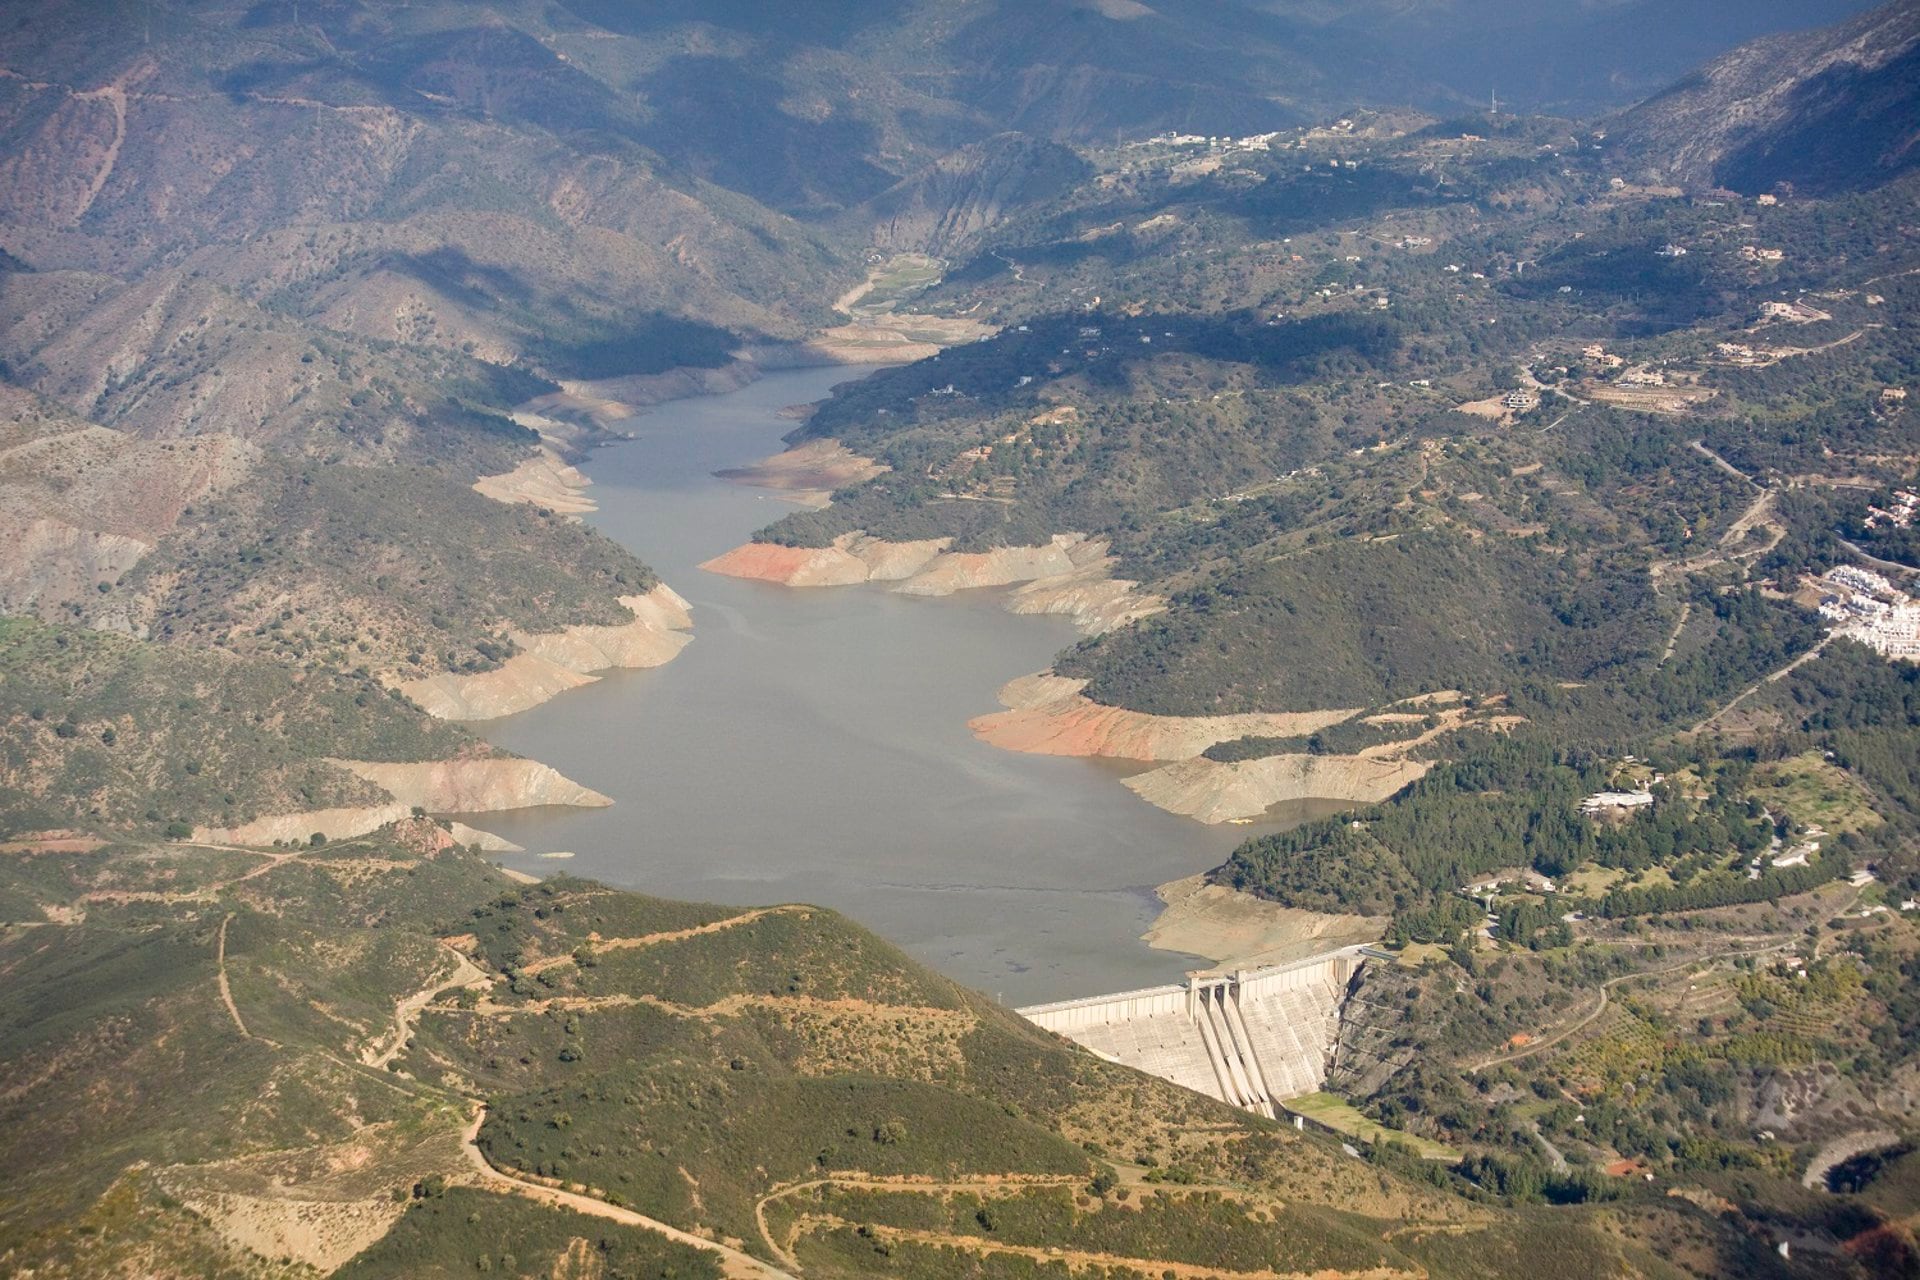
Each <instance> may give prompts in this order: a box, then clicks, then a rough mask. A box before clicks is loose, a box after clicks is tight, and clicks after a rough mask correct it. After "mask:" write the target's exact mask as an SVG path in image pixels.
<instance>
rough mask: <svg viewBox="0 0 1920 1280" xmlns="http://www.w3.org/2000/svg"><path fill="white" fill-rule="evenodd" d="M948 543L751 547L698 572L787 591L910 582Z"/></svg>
mask: <svg viewBox="0 0 1920 1280" xmlns="http://www.w3.org/2000/svg"><path fill="white" fill-rule="evenodd" d="M948 541H949V539H946V538H937V539H929V540H927V541H924V542H883V541H881V540H880V539H879V538H869V537H867V536H866V535H865V534H862V533H846V534H842V535H840V536H839V537H838V538H835V539H834V540H833V543H832V545H830V546H825V547H782V546H776V545H774V544H773V543H771V542H749V543H747V544H745V545H744V546H739V547H735V548H734V549H733V550H731V551H729V552H727V553H725V554H724V555H719V556H715V557H714V558H713V559H711V560H709V561H707V562H706V563H705V564H702V565H701V566H700V567H701V568H702V569H705V570H706V571H707V572H708V573H718V574H724V575H725V576H727V577H729V578H751V579H754V580H755V581H759V582H775V583H779V584H780V585H781V586H785V587H845V586H852V585H854V584H855V583H860V582H897V581H900V580H902V579H905V578H910V577H912V576H913V575H914V574H916V573H918V572H919V571H920V570H921V569H923V568H925V567H926V566H927V565H928V564H930V563H932V561H933V560H934V559H935V558H936V557H937V556H939V555H940V553H941V551H942V550H943V549H944V548H945V547H946V545H947V543H948Z"/></svg>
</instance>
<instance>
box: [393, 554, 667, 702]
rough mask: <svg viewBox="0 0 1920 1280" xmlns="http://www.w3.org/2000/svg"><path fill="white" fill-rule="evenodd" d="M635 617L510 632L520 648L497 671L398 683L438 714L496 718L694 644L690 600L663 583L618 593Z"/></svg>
mask: <svg viewBox="0 0 1920 1280" xmlns="http://www.w3.org/2000/svg"><path fill="white" fill-rule="evenodd" d="M620 603H621V604H623V605H625V606H626V607H627V609H628V610H629V611H630V612H631V613H632V614H633V620H632V621H631V622H624V623H616V624H614V625H612V626H591V625H578V626H571V627H566V628H563V629H561V630H559V631H541V632H533V633H527V632H520V631H516V632H513V633H511V636H512V639H513V642H514V643H515V644H516V645H518V646H519V647H520V652H519V653H516V654H515V655H513V657H511V658H509V659H507V660H506V661H505V662H504V663H502V664H501V665H500V666H498V667H496V668H495V669H494V670H492V671H481V672H476V673H474V674H472V675H460V674H457V673H454V672H441V673H440V674H438V675H432V676H425V677H422V678H421V679H418V680H408V681H404V682H402V683H400V684H397V685H395V686H394V687H395V688H397V689H399V691H400V692H401V693H403V694H405V695H406V696H407V697H409V698H411V699H412V700H413V701H414V702H416V703H418V704H419V705H420V707H421V709H422V710H424V711H425V712H426V713H427V714H428V715H430V716H433V717H435V718H436V719H440V720H469V721H471V720H496V719H498V718H500V717H501V716H510V715H512V714H514V713H515V712H517V711H525V710H526V709H527V708H529V707H537V706H539V705H540V704H541V703H543V702H546V701H547V700H548V699H550V698H553V697H556V696H557V695H559V694H562V693H565V692H566V691H567V690H569V689H578V688H580V687H581V686H582V685H588V684H592V683H594V681H596V680H597V679H599V676H598V675H597V674H596V673H597V672H601V671H611V670H616V669H636V668H646V667H658V666H663V665H665V664H666V663H668V662H671V661H673V659H674V658H675V657H677V656H678V655H679V653H680V651H681V650H682V649H684V648H686V647H687V645H688V644H690V643H692V641H693V636H692V634H691V629H692V627H693V617H692V614H691V613H690V612H689V607H688V605H687V602H686V601H685V600H683V599H682V598H681V597H680V595H679V593H678V592H676V591H675V590H674V589H673V588H672V587H669V586H668V585H667V584H666V583H664V582H662V583H659V584H657V585H656V586H655V587H654V588H653V589H652V590H651V591H648V592H647V593H646V594H644V595H637V596H621V597H620Z"/></svg>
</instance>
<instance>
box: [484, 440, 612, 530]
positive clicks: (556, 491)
mask: <svg viewBox="0 0 1920 1280" xmlns="http://www.w3.org/2000/svg"><path fill="white" fill-rule="evenodd" d="M589 483H590V481H588V479H587V478H586V476H584V475H582V474H581V473H580V469H579V468H578V467H576V466H574V465H573V464H572V463H570V462H568V461H566V460H565V459H564V458H562V457H561V456H560V455H559V454H557V453H555V452H554V451H553V449H552V448H550V447H549V446H547V445H542V446H541V447H540V448H539V449H537V450H535V452H534V455H533V456H532V457H531V458H528V459H527V460H526V461H525V462H522V463H521V464H520V465H519V466H517V467H515V468H514V469H513V470H511V471H505V472H502V473H500V474H499V475H493V476H481V477H480V478H479V479H478V480H476V481H474V484H473V488H474V491H475V492H476V493H479V494H481V495H482V496H484V497H488V498H492V499H493V500H494V501H495V502H507V503H513V502H524V503H527V504H529V505H531V506H535V507H545V508H546V509H547V510H549V511H557V512H559V513H560V514H561V515H568V516H580V515H584V514H586V513H587V512H589V511H598V510H599V509H600V504H599V503H597V502H595V501H594V500H593V499H592V498H589V497H587V494H586V490H587V485H588V484H589Z"/></svg>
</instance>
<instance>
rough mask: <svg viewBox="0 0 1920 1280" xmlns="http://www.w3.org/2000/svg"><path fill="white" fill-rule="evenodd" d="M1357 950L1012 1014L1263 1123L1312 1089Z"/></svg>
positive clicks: (1321, 1077)
mask: <svg viewBox="0 0 1920 1280" xmlns="http://www.w3.org/2000/svg"><path fill="white" fill-rule="evenodd" d="M1362 951H1363V948H1361V947H1343V948H1341V949H1340V950H1338V951H1329V952H1326V953H1325V954H1322V955H1317V956H1310V957H1308V958H1307V959H1305V960H1295V961H1292V962H1290V963H1288V964H1278V965H1271V966H1268V967H1265V968H1260V969H1241V970H1236V971H1235V972H1233V973H1231V974H1217V973H1195V974H1189V975H1188V977H1187V980H1186V981H1185V982H1179V983H1173V984H1171V985H1168V986H1164V987H1147V988H1144V989H1143V990H1139V991H1122V992H1118V993H1116V994H1114V995H1109V996H1088V997H1086V998H1084V999H1079V1000H1059V1001H1055V1002H1054V1003H1052V1004H1037V1005H1031V1006H1029V1007H1027V1008H1025V1009H1020V1010H1018V1012H1019V1013H1020V1015H1021V1016H1022V1017H1024V1018H1026V1019H1027V1020H1028V1021H1029V1022H1032V1023H1033V1024H1034V1025H1036V1026H1039V1027H1044V1028H1045V1029H1046V1030H1048V1031H1054V1032H1058V1033H1059V1034H1060V1035H1063V1036H1065V1037H1066V1038H1067V1039H1069V1040H1072V1041H1074V1042H1075V1043H1076V1044H1080V1045H1084V1046H1085V1047H1086V1048H1088V1049H1091V1050H1093V1052H1095V1053H1097V1054H1099V1055H1100V1056H1101V1057H1103V1058H1106V1059H1108V1060H1109V1061H1112V1062H1119V1063H1123V1064H1125V1065H1127V1066H1129V1067H1136V1068H1138V1069H1139V1070H1141V1071H1145V1072H1147V1073H1148V1074H1149V1075H1156V1076H1159V1077H1160V1078H1161V1079H1163V1080H1171V1081H1173V1082H1174V1083H1175V1084H1178V1085H1184V1086H1186V1087H1187V1088H1189V1089H1192V1090H1194V1091H1195V1092H1197V1093H1204V1094H1206V1095H1208V1096H1209V1097H1213V1098H1219V1099H1220V1100H1221V1101H1223V1102H1231V1103H1233V1104H1234V1105H1235V1106H1239V1107H1244V1108H1246V1109H1247V1110H1249V1111H1253V1112H1256V1113H1258V1114H1260V1115H1263V1116H1267V1117H1269V1118H1272V1117H1274V1116H1275V1115H1276V1111H1277V1104H1279V1103H1282V1102H1284V1101H1286V1100H1287V1099H1288V1098H1297V1097H1299V1096H1300V1095H1301V1094H1305V1093H1314V1092H1316V1091H1318V1090H1319V1088H1320V1086H1321V1084H1322V1083H1324V1082H1325V1080H1326V1078H1327V1067H1328V1065H1329V1063H1330V1061H1331V1060H1332V1057H1333V1051H1334V1046H1335V1044H1336V1043H1337V1042H1338V1040H1339V1036H1340V1011H1341V1007H1342V1005H1343V1004H1344V1003H1345V1001H1346V997H1347V992H1348V990H1349V989H1350V988H1351V986H1352V985H1353V980H1354V978H1355V976H1356V975H1357V974H1358V973H1359V971H1360V966H1361V965H1362V964H1363V963H1365V957H1364V956H1363V954H1362Z"/></svg>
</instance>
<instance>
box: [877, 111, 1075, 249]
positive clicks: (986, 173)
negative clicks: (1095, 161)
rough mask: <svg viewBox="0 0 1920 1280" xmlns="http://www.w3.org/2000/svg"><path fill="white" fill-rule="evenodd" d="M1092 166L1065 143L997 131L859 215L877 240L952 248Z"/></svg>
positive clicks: (887, 244) (906, 181)
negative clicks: (996, 133)
mask: <svg viewBox="0 0 1920 1280" xmlns="http://www.w3.org/2000/svg"><path fill="white" fill-rule="evenodd" d="M1091 172H1092V170H1091V168H1090V166H1089V165H1088V164H1087V162H1086V161H1085V160H1082V159H1081V158H1080V157H1079V156H1078V155H1077V154H1076V153H1074V152H1073V151H1071V150H1069V149H1068V148H1066V147H1063V146H1061V145H1059V144H1058V143H1054V142H1048V141H1045V140H1042V139H1039V138H1032V137H1028V136H1026V135H1024V134H1018V133H1003V134H998V135H996V136H994V137H991V138H987V139H986V140H984V141H982V142H976V143H971V144H969V145H967V146H964V147H961V148H959V149H958V150H956V151H953V152H950V153H949V154H947V155H944V156H942V157H941V158H940V159H939V160H937V161H935V162H934V163H933V164H931V165H929V166H928V167H927V168H925V169H923V170H921V171H920V172H919V173H916V174H913V175H912V176H910V177H908V178H905V179H903V180H902V181H901V182H900V183H898V184H897V185H895V186H894V187H892V188H890V189H888V190H887V191H884V192H882V193H881V194H880V195H878V196H876V197H874V198H873V199H872V200H870V201H868V202H867V204H866V205H865V206H863V207H862V209H861V210H860V215H861V216H860V219H859V222H860V226H861V227H862V228H863V231H862V234H864V235H866V236H868V237H869V238H870V239H871V241H872V243H874V244H876V245H880V246H883V247H885V248H890V249H895V250H908V251H914V252H920V253H947V252H949V251H951V250H953V249H954V248H955V247H957V246H959V245H962V244H964V243H965V242H966V241H968V240H969V239H970V238H972V237H974V236H977V235H979V234H980V233H981V232H982V231H984V230H986V229H987V228H988V227H991V226H993V225H995V224H996V223H998V222H999V221H1000V220H1001V218H1002V217H1004V216H1005V215H1006V213H1007V211H1008V210H1010V209H1015V208H1020V207H1022V206H1028V205H1033V204H1038V203H1042V202H1044V201H1047V200H1050V199H1052V198H1053V197H1054V196H1056V195H1058V194H1060V193H1061V192H1064V191H1066V190H1069V189H1070V188H1072V187H1073V186H1074V185H1075V184H1077V183H1079V182H1082V181H1084V180H1085V179H1086V178H1087V176H1088V175H1089V174H1090V173H1091Z"/></svg>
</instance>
